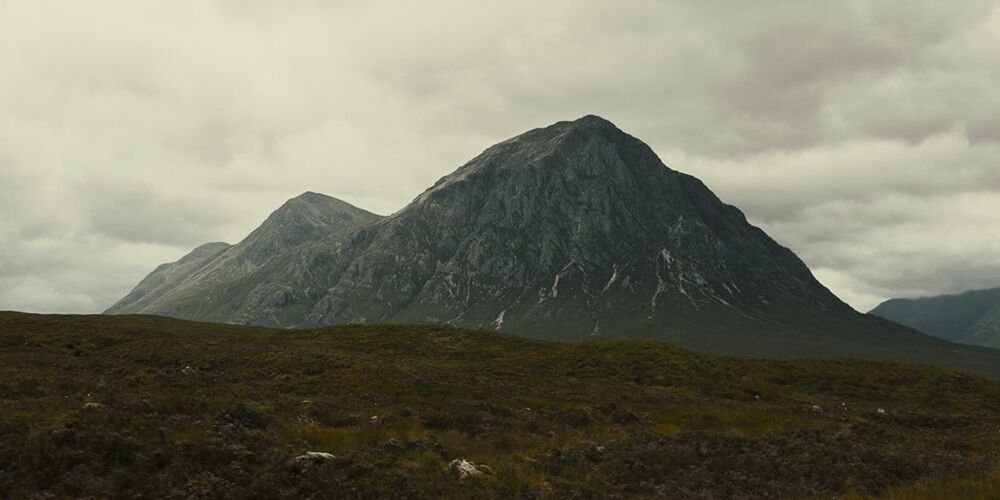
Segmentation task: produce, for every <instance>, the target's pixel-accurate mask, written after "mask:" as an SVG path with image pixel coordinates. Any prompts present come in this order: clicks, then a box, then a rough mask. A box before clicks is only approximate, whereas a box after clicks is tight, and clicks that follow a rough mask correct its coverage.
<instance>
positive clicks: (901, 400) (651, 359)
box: [0, 313, 1000, 499]
mask: <svg viewBox="0 0 1000 500" xmlns="http://www.w3.org/2000/svg"><path fill="white" fill-rule="evenodd" d="M307 451H317V452H326V453H330V454H332V455H334V458H332V459H326V460H317V461H315V462H309V461H305V462H303V461H296V460H295V458H296V457H298V456H300V455H302V454H304V453H305V452H307ZM998 452H1000V383H998V382H995V381H991V380H986V379H981V378H977V377H973V376H970V375H964V374H960V373H957V372H951V371H946V370H942V369H936V368H927V367H921V366H917V365H906V364H892V363H875V362H858V361H843V362H836V361H826V362H820V361H815V362H812V361H795V362H779V361H761V360H738V359H722V358H712V357H706V356H700V355H696V354H693V353H691V352H688V351H684V350H681V349H677V348H674V347H671V346H669V345H666V344H663V343H658V342H654V341H637V340H602V341H593V342H585V343H547V342H539V341H531V340H525V339H522V338H519V337H515V336H510V335H503V334H496V333H487V332H476V331H465V330H457V329H449V328H443V327H430V326H349V327H335V328H324V329H315V330H299V331H283V330H269V329H261V328H246V327H235V326H227V325H214V324H204V323H192V322H186V321H181V320H174V319H167V318H156V317H142V316H121V317H110V316H47V315H28V314H20V313H0V498H18V499H20V498H53V497H54V498H63V497H72V498H307V497H312V498H372V497H404V498H483V497H485V498H489V497H504V498H509V497H516V498H607V497H673V498H741V497H772V498H773V497H782V498H828V497H841V498H868V497H871V496H876V497H878V496H882V497H886V498H898V499H917V498H943V497H944V498H998V497H1000V474H998V469H997V467H998V465H1000V455H998ZM455 459H466V460H469V461H471V462H474V463H476V464H485V465H487V466H488V467H489V469H490V472H487V473H484V474H482V475H479V476H476V477H472V478H468V479H465V480H460V479H458V478H456V477H454V476H453V475H451V474H450V473H449V470H448V464H449V463H450V462H451V461H452V460H455Z"/></svg>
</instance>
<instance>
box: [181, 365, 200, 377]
mask: <svg viewBox="0 0 1000 500" xmlns="http://www.w3.org/2000/svg"><path fill="white" fill-rule="evenodd" d="M197 372H198V370H195V369H194V368H192V367H191V365H187V366H185V367H184V369H183V370H181V373H182V374H184V375H194V374H195V373H197Z"/></svg>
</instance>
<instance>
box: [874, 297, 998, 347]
mask: <svg viewBox="0 0 1000 500" xmlns="http://www.w3.org/2000/svg"><path fill="white" fill-rule="evenodd" d="M871 314H874V315H876V316H881V317H883V318H886V319H889V320H892V321H895V322H897V323H901V324H904V325H907V326H910V327H913V328H916V329H917V330H920V331H922V332H924V333H926V334H928V335H933V336H935V337H940V338H943V339H947V340H950V341H952V342H960V343H963V344H973V345H982V346H987V347H1000V288H994V289H992V290H977V291H972V292H967V293H963V294H959V295H942V296H938V297H928V298H921V299H891V300H887V301H885V302H883V303H881V304H879V306H878V307H876V308H875V309H872V311H871Z"/></svg>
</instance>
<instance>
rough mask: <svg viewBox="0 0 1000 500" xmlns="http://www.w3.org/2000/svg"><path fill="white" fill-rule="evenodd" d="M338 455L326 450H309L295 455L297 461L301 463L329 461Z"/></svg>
mask: <svg viewBox="0 0 1000 500" xmlns="http://www.w3.org/2000/svg"><path fill="white" fill-rule="evenodd" d="M335 458H337V457H335V456H333V454H332V453H326V452H324V451H307V452H305V453H304V454H302V455H299V456H297V457H295V462H296V463H300V464H317V465H318V464H322V463H324V462H329V461H331V460H333V459H335Z"/></svg>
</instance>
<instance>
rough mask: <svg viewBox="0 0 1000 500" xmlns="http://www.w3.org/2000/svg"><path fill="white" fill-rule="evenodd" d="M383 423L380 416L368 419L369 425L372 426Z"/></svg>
mask: <svg viewBox="0 0 1000 500" xmlns="http://www.w3.org/2000/svg"><path fill="white" fill-rule="evenodd" d="M381 421H382V419H380V418H379V417H378V415H372V416H371V417H369V418H368V423H369V424H372V425H375V424H378V423H379V422H381Z"/></svg>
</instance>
